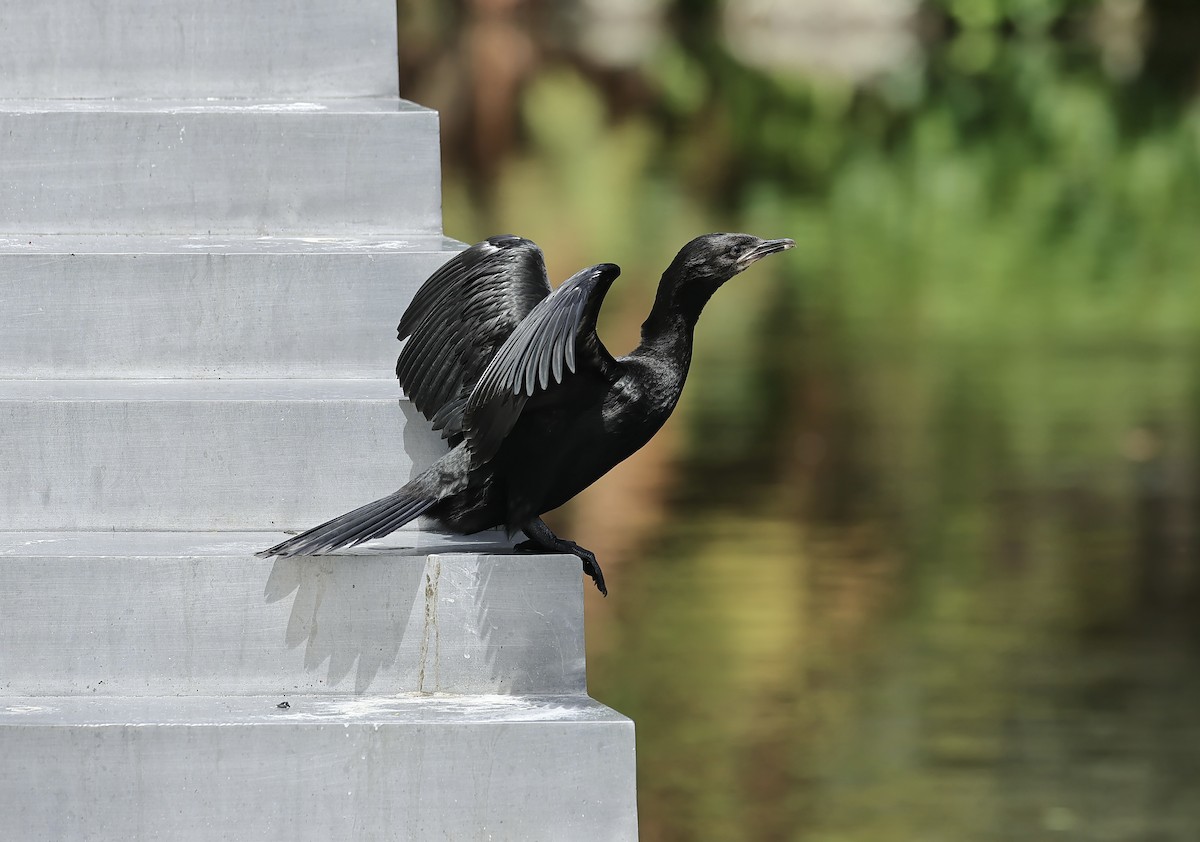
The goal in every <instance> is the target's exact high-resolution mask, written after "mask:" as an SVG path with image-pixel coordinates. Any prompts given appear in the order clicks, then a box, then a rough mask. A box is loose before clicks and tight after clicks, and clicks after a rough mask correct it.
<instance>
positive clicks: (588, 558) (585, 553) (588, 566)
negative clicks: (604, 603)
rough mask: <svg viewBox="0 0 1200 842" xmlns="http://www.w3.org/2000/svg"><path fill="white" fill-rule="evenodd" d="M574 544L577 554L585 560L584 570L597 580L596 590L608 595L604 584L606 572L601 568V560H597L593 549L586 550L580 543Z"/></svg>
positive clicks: (602, 594)
mask: <svg viewBox="0 0 1200 842" xmlns="http://www.w3.org/2000/svg"><path fill="white" fill-rule="evenodd" d="M574 546H575V555H577V556H579V558H580V559H582V561H583V572H584V573H586V574H587V575H588V576H590V577H591V579H592V581H593V582H595V584H596V590H598V591H600V595H601V596H608V588H607V587H605V585H604V572H603V571H602V570H601V569H600V562H598V561H596V556H595V554H594V553H592V551H591V550H585V549H584V548H583V547H581V546H579V545H578V544H575V545H574Z"/></svg>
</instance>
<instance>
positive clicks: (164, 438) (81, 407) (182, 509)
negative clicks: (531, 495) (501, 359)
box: [0, 380, 445, 530]
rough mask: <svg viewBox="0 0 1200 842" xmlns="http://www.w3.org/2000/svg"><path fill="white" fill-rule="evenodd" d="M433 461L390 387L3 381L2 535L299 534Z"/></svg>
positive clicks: (436, 446) (424, 436)
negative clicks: (112, 532) (60, 532)
mask: <svg viewBox="0 0 1200 842" xmlns="http://www.w3.org/2000/svg"><path fill="white" fill-rule="evenodd" d="M444 452H445V445H444V443H443V442H442V440H441V439H440V437H439V436H438V434H437V433H434V432H433V431H432V430H430V429H429V425H428V423H426V422H425V421H424V419H423V418H421V416H420V415H418V414H417V412H416V411H415V410H414V409H413V408H412V405H411V404H410V403H409V402H408V401H401V400H400V392H399V386H398V385H397V384H396V382H395V380H390V381H387V380H382V381H375V380H315V381H314V380H273V381H272V380H207V381H206V380H143V381H108V380H77V381H54V380H43V381H32V380H31V381H17V380H0V464H3V465H4V466H5V470H4V471H3V472H0V529H7V530H14V529H15V530H25V529H29V530H38V529H46V530H53V529H82V530H87V529H97V530H110V529H117V530H123V529H143V530H154V529H170V530H213V529H234V530H245V529H302V528H306V527H309V526H313V525H315V524H316V523H318V522H320V521H323V520H326V519H328V518H331V517H334V516H335V515H339V514H341V513H342V512H344V511H347V510H349V509H351V508H353V507H355V506H357V505H359V504H361V503H367V502H369V501H371V500H373V499H376V498H378V497H382V496H384V495H385V494H389V493H391V492H392V491H394V490H395V489H397V488H399V487H400V486H401V485H403V484H404V483H405V482H407V481H408V479H409V478H410V477H411V476H412V475H413V473H414V471H416V470H420V469H422V468H424V467H426V466H428V465H429V464H431V463H432V462H433V461H434V460H435V459H437V458H438V457H439V456H440V455H441V454H442V453H444Z"/></svg>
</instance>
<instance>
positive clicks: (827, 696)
mask: <svg viewBox="0 0 1200 842" xmlns="http://www.w3.org/2000/svg"><path fill="white" fill-rule="evenodd" d="M417 5H421V4H417ZM550 5H552V6H554V8H555V9H560V8H561V10H565V11H568V12H570V11H572V10H574V11H576V12H579V11H581V10H587V9H591V10H592V11H593V12H594V11H595V10H596V9H599V5H603V4H599V5H597V4H595V3H591V2H590V0H589V2H587V3H571V2H566V3H562V4H550ZM742 5H743V4H738V3H733V2H729V3H710V2H691V0H661V2H659V0H656V2H654V3H646V4H638V3H632V2H630V3H624V2H623V3H621V4H619V8H618V10H617V12H614V13H613V14H611V15H609V17H610V18H612V19H613V20H614V21H616V20H617V19H619V21H617V22H619V23H621V25H622V26H627V27H634V28H637V27H639V26H640V27H643V28H644V29H645V30H646V31H645V32H643V33H642V35H643V36H645V37H640V38H636V39H634V38H628V39H624V40H623V41H622V42H621V43H620V44H619V45H617V46H619V47H620V49H619V50H617V52H618V53H619V55H609V54H607V53H603V52H598V51H596V50H594V49H590V48H589V49H587V50H585V51H584V53H583V54H582V55H580V54H575V53H572V52H571V49H570V48H569V47H568V46H567V44H568V43H586V41H587V39H586V38H581V39H580V38H576V39H575V41H572V40H571V39H570V38H564V37H563V36H562V32H561V31H558V30H557V29H556V27H555V25H554V23H553V21H554V20H557V19H558V18H556V17H555V16H553V15H550V14H543V15H539V14H537V12H538V10H542V11H546V9H548V8H549V7H548V6H547V7H545V8H543V6H542V5H539V4H535V3H524V4H522V3H520V2H517V0H496V2H491V0H489V2H472V3H469V4H465V6H464V7H463V8H464V9H465V10H466V12H465V14H466V15H467V20H465V21H463V25H462V26H459V25H457V22H453V21H452V23H453V24H454V25H451V26H448V27H446V29H445V31H444V33H443V39H444V40H443V41H441V42H439V41H438V40H437V39H432V38H428V37H423V33H420V32H418V33H417V35H418V36H422V37H416V36H414V37H412V38H410V39H409V43H408V44H407V47H406V46H405V45H403V44H402V49H401V56H402V58H404V57H407V58H406V59H405V60H408V61H411V62H412V64H411V65H410V66H409V67H407V68H406V69H405V71H404V73H403V78H405V79H406V80H407V84H408V87H406V94H407V95H411V96H414V98H416V99H418V100H419V101H422V102H426V103H428V104H431V105H435V106H439V107H442V108H443V124H442V127H443V133H444V136H445V138H446V141H445V144H444V149H445V151H446V156H447V164H446V188H445V196H446V228H447V231H448V232H450V233H452V234H453V235H455V236H458V237H460V238H464V239H477V238H480V237H482V236H485V235H487V234H492V233H495V232H497V231H501V230H516V231H518V232H519V233H521V234H524V235H526V236H531V237H533V238H534V239H535V240H537V241H538V242H540V243H541V244H542V245H543V246H544V247H546V250H547V260H548V264H549V265H550V270H551V274H552V275H553V276H554V277H555V278H556V279H561V278H564V277H567V276H568V275H569V274H570V273H572V272H574V271H575V270H576V269H577V268H578V267H579V266H582V265H586V264H588V263H593V262H596V261H598V260H614V261H616V262H619V263H620V264H621V265H622V267H623V269H624V272H623V275H622V278H621V279H620V281H619V282H618V283H617V284H616V285H615V286H614V288H613V290H612V292H611V293H610V294H609V296H608V299H607V303H606V304H605V307H604V311H603V313H602V321H601V334H602V336H603V338H604V340H605V342H606V343H608V344H609V345H610V347H611V348H612V349H613V350H614V351H615V352H618V353H619V352H623V351H625V350H627V349H628V348H630V347H631V346H632V345H633V344H634V338H635V337H636V335H637V328H638V325H639V324H640V322H641V320H642V318H643V317H644V315H645V312H646V310H647V309H648V307H649V302H650V299H651V297H652V295H653V288H654V284H655V282H656V281H657V278H658V275H659V273H660V272H661V271H662V268H663V267H664V266H665V265H666V263H667V262H668V261H669V259H670V258H671V256H673V254H674V252H675V250H676V249H677V248H678V247H679V245H680V244H682V243H683V242H684V241H686V240H687V239H690V238H691V237H692V236H695V235H696V234H698V233H702V232H704V231H710V230H722V229H724V230H729V229H739V230H750V231H753V232H755V233H759V234H763V235H765V236H772V237H773V236H792V237H794V238H795V239H796V241H797V247H796V248H795V249H794V250H793V251H791V252H789V253H788V255H787V256H786V257H785V258H781V259H780V260H778V261H776V262H775V263H773V264H772V265H771V266H766V265H764V266H762V267H756V270H755V272H754V273H753V274H751V273H747V274H746V275H745V276H743V277H739V279H738V282H737V283H731V284H730V285H728V286H727V287H726V288H724V289H722V290H721V291H720V293H719V295H718V298H717V299H715V300H714V302H713V304H712V305H710V307H709V308H708V309H707V310H706V312H705V315H704V317H703V319H702V320H701V323H700V325H699V330H698V336H697V347H696V357H695V364H694V368H693V374H692V377H691V379H690V382H689V384H688V389H687V391H686V392H685V394H684V399H683V402H682V404H681V405H680V408H679V410H678V411H677V413H676V417H675V418H674V419H673V420H672V421H671V422H670V423H669V424H668V426H667V427H666V428H665V429H664V430H663V431H662V432H661V433H660V435H659V436H658V437H657V438H656V439H655V440H654V441H653V442H652V443H651V444H650V445H649V446H648V447H647V448H646V449H645V450H644V451H642V452H641V453H639V454H638V456H637V457H636V458H635V459H633V460H631V461H630V462H628V463H626V464H625V465H622V466H620V467H619V468H618V469H616V470H615V471H614V472H613V473H612V474H611V475H609V476H608V477H606V478H605V480H604V481H603V482H602V483H600V484H598V485H597V486H596V487H595V488H593V489H590V490H589V491H588V492H586V493H585V494H583V495H581V496H580V498H579V499H578V500H577V501H576V502H575V504H574V505H573V506H571V507H570V508H569V509H568V510H566V511H563V512H560V513H557V514H556V516H555V518H554V520H556V521H557V523H558V525H559V526H561V527H562V529H563V531H564V532H565V533H566V534H570V535H571V536H572V537H573V538H575V539H577V540H579V541H580V542H581V543H583V544H584V545H585V546H589V547H591V548H592V549H594V550H595V551H596V552H597V553H598V555H599V556H600V557H601V559H602V560H603V562H604V567H605V571H606V574H607V576H608V578H609V581H610V585H611V587H612V594H613V595H612V596H611V597H610V598H609V599H608V600H600V599H599V598H598V597H597V595H596V594H594V593H590V592H589V594H588V596H587V599H588V647H589V688H590V691H591V692H592V694H593V695H595V696H596V697H597V698H599V699H602V700H603V701H605V702H607V703H609V704H611V705H613V706H614V707H616V708H618V709H620V710H621V711H623V712H625V713H628V714H629V715H630V716H632V717H633V718H634V719H635V720H636V722H637V725H638V765H639V810H640V819H641V829H642V836H643V838H644V839H646V840H651V842H654V841H655V840H742V839H747V840H760V839H761V840H776V839H793V840H805V841H806V842H858V841H859V840H861V842H891V840H895V842H901V840H903V842H909V841H910V840H912V842H916V840H947V841H948V842H960V840H1028V839H1033V840H1039V839H1061V840H1081V841H1082V840H1089V841H1090V840H1109V839H1111V840H1180V842H1183V841H1184V840H1193V839H1196V838H1197V835H1198V833H1200V831H1198V828H1200V795H1197V793H1200V748H1197V746H1200V739H1198V737H1200V733H1198V731H1200V669H1198V667H1200V663H1198V661H1200V610H1198V609H1200V537H1198V535H1197V527H1196V524H1197V523H1198V522H1200V483H1198V478H1200V451H1198V450H1197V442H1198V441H1200V436H1198V435H1197V432H1198V427H1200V348H1198V347H1197V337H1198V336H1200V285H1198V284H1197V282H1196V279H1197V278H1198V277H1200V237H1197V236H1196V232H1197V231H1198V230H1200V143H1198V142H1197V139H1198V138H1200V104H1197V101H1196V92H1195V80H1196V79H1197V78H1200V76H1198V75H1197V74H1198V73H1200V59H1198V58H1197V54H1196V51H1195V49H1194V47H1195V43H1196V42H1197V41H1196V39H1197V38H1198V37H1200V16H1198V15H1197V12H1196V11H1195V10H1196V8H1200V7H1196V6H1195V4H1187V3H1177V2H1154V0H1146V1H1145V2H1141V0H1102V2H1093V3H1089V2H1082V3H1072V2H1066V1H1065V0H1022V2H1021V3H1007V4H1006V3H997V2H974V1H972V2H959V0H926V1H925V2H923V3H921V4H919V5H916V4H913V3H911V2H908V0H904V2H902V3H893V4H887V3H882V2H874V0H872V1H871V2H861V3H859V2H856V3H854V4H850V5H847V4H844V3H839V2H836V0H827V1H826V0H805V2H804V3H800V4H797V3H793V4H791V5H790V6H788V8H789V9H792V10H793V11H795V10H800V11H801V12H803V11H804V10H819V11H820V15H818V18H820V16H821V15H825V16H832V18H830V19H831V20H833V19H836V20H843V19H844V18H845V16H846V9H848V8H850V6H853V8H854V9H860V8H861V9H866V8H871V9H875V10H881V11H882V13H883V18H881V19H880V20H878V21H876V23H877V24H879V25H872V26H856V25H854V24H852V23H851V24H848V29H849V30H850V31H849V32H848V33H847V32H842V31H841V30H843V29H846V28H847V27H843V26H840V25H839V26H837V27H832V28H830V27H828V26H827V27H825V28H824V29H821V28H820V27H816V28H814V26H813V25H811V21H812V20H814V19H815V18H813V17H812V16H811V15H809V14H807V12H805V13H804V14H800V13H799V12H797V14H794V15H781V14H774V13H772V14H769V15H767V16H766V19H767V20H768V22H769V29H770V30H771V33H770V34H772V35H774V36H776V37H775V38H774V39H772V43H773V44H776V45H778V44H782V45H783V47H784V49H783V53H784V54H785V56H786V57H787V58H788V59H789V60H788V61H780V60H778V56H777V55H775V54H774V53H773V52H772V50H771V49H769V48H767V47H763V46H762V45H761V44H759V43H758V42H756V41H753V40H752V39H751V40H749V41H748V40H747V39H746V37H744V36H747V34H748V33H747V32H745V31H735V27H734V23H733V22H731V21H730V18H731V17H734V18H736V17H737V15H738V14H742V13H745V12H746V10H743V9H742ZM783 6H787V4H775V3H771V2H761V3H759V2H756V3H753V4H747V9H748V10H750V11H753V10H754V9H766V8H768V7H770V8H772V9H774V8H783ZM424 7H425V8H426V10H427V12H429V16H428V19H433V17H436V14H435V11H434V10H436V9H437V8H439V7H438V6H437V5H436V4H432V3H426V4H424ZM792 7H794V9H793V8H792ZM801 7H803V8H801ZM892 7H894V8H892ZM914 10H916V11H915V16H914ZM635 12H640V13H641V14H635ZM568 18H570V19H571V20H575V21H583V23H582V24H581V25H582V26H587V25H588V24H587V21H588V20H591V18H589V16H588V15H586V14H577V15H574V16H573V17H572V16H570V15H568ZM402 19H403V18H402ZM610 22H612V21H610ZM739 25H740V24H739ZM567 28H568V29H569V28H570V27H567ZM759 28H760V29H761V28H762V27H759ZM751 29H753V27H751ZM818 30H819V31H818ZM833 30H838V31H837V32H833ZM405 32H406V29H405V26H404V25H402V27H401V37H402V41H403V40H404V38H405ZM880 32H884V34H887V35H888V37H889V38H891V37H893V36H894V37H896V38H899V40H898V41H895V43H894V46H895V49H891V50H890V51H889V52H887V54H886V55H885V54H884V53H883V52H880V51H876V52H879V55H872V56H870V58H871V59H872V61H875V60H876V59H880V58H884V59H886V61H884V62H883V63H882V64H875V63H871V64H868V65H864V66H862V67H863V68H865V69H862V72H861V73H859V72H843V73H841V74H840V77H841V78H839V79H838V80H837V81H833V82H831V81H829V78H828V74H827V73H823V74H812V73H811V72H810V71H809V69H808V68H811V67H812V66H813V64H814V62H815V63H817V64H821V62H819V61H816V59H817V58H819V57H820V56H819V55H818V54H817V53H814V52H812V51H803V50H796V51H794V54H793V53H787V47H788V45H810V44H813V43H820V44H821V45H822V46H823V47H828V49H829V50H830V52H831V54H832V55H834V56H835V57H836V58H837V59H839V60H840V59H844V58H853V57H854V54H853V51H850V52H847V50H846V49H844V48H849V47H852V46H853V44H852V43H850V41H853V39H854V38H855V37H859V38H860V40H859V43H866V42H864V41H862V40H861V38H862V37H865V38H866V39H867V41H870V39H871V38H872V37H875V36H878V35H879V34H880ZM547 33H549V34H547ZM831 33H832V34H831ZM589 34H590V35H592V36H598V37H604V33H602V32H600V31H599V30H595V31H592V32H590V33H588V32H583V33H579V32H576V33H575V35H577V36H584V35H589ZM749 34H753V33H749ZM759 34H761V33H759ZM860 36H861V37H860ZM613 37H622V38H623V36H613ZM847 39H849V40H847ZM626 41H627V42H628V43H626ZM431 43H445V44H446V45H448V46H447V48H446V49H444V50H442V51H441V52H440V53H439V54H438V55H437V56H432V57H431V56H430V55H429V53H430V50H431V48H430V47H429V44H431ZM889 43H890V42H889ZM496 44H499V45H509V47H511V46H512V45H517V46H518V47H519V48H518V49H509V48H508V47H506V48H505V49H495V48H491V47H489V45H496ZM868 52H870V51H868ZM633 55H636V56H637V57H638V60H637V62H636V63H632V59H631V58H630V57H631V56H633ZM773 55H775V57H774V58H773ZM792 59H794V60H792ZM824 65H825V66H826V67H827V68H828V66H829V62H825V63H824ZM425 67H428V68H433V70H430V71H427V73H428V79H429V84H428V86H427V87H426V88H425V89H424V90H422V88H421V79H420V74H421V71H422V68H425ZM889 68H890V69H889ZM843 69H844V68H843ZM493 70H494V71H495V72H493ZM889 74H890V75H889ZM810 76H811V77H812V78H810ZM454 78H457V79H458V85H457V88H455V85H454V84H453V83H452V81H448V80H452V79H454ZM858 79H862V80H866V79H869V80H870V81H869V82H866V81H864V82H863V83H862V84H861V85H860V84H857V83H856V82H855V80H858ZM446 90H453V91H454V95H444V92H445V91H446ZM439 98H440V101H439ZM564 520H570V521H572V522H571V523H570V524H567V523H564Z"/></svg>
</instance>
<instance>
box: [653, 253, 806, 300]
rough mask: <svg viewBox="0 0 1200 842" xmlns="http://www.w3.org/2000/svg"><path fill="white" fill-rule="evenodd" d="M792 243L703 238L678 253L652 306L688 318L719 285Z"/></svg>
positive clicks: (664, 274) (665, 273) (665, 274)
mask: <svg viewBox="0 0 1200 842" xmlns="http://www.w3.org/2000/svg"><path fill="white" fill-rule="evenodd" d="M794 245H795V242H793V241H792V240H787V239H782V240H764V239H761V238H760V237H754V236H751V235H750V234H705V235H704V236H703V237H697V238H696V239H694V240H692V241H691V242H690V243H688V244H687V245H686V246H684V247H683V248H681V249H680V250H679V254H677V255H675V259H674V260H673V261H671V265H670V266H669V267H668V268H667V271H666V272H664V273H663V282H662V283H661V284H660V285H659V290H658V291H659V296H658V297H659V300H658V302H657V304H656V306H659V307H660V308H668V309H674V310H677V311H679V312H683V313H686V314H688V315H689V316H690V317H691V318H693V319H694V318H696V317H698V316H699V315H700V311H701V310H702V309H703V308H704V305H705V304H706V303H707V302H708V299H709V297H710V296H711V295H712V294H713V293H714V292H716V291H717V289H718V288H719V287H720V286H721V284H723V283H725V282H726V281H728V280H729V279H730V278H732V277H733V276H734V275H736V274H738V273H739V272H742V271H744V270H745V269H746V268H747V267H749V266H750V264H752V263H755V262H756V261H759V260H761V259H762V258H764V257H766V256H767V255H768V254H775V253H776V252H779V251H786V250H787V249H790V248H791V247H792V246H794Z"/></svg>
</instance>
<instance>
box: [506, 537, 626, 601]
mask: <svg viewBox="0 0 1200 842" xmlns="http://www.w3.org/2000/svg"><path fill="white" fill-rule="evenodd" d="M563 544H564V546H562V547H559V548H558V549H560V550H565V551H566V552H569V553H571V554H572V555H575V556H578V557H579V559H580V560H581V561H582V562H583V572H584V573H586V574H587V575H588V576H589V577H590V578H591V580H592V581H593V582H595V584H596V590H598V591H600V593H601V594H602V595H603V596H608V588H607V587H606V586H605V584H604V572H603V571H602V570H601V569H600V562H598V561H596V555H595V553H593V552H592V551H591V550H585V549H584V548H583V547H581V546H579V545H578V544H576V543H575V542H574V541H564V542H563ZM513 549H514V550H517V551H518V552H523V553H544V552H547V549H546V547H545V546H543V545H542V544H539V543H538V542H537V541H533V540H529V541H522V542H521V543H519V544H517V545H516V546H515V547H513ZM550 552H553V550H550Z"/></svg>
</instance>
